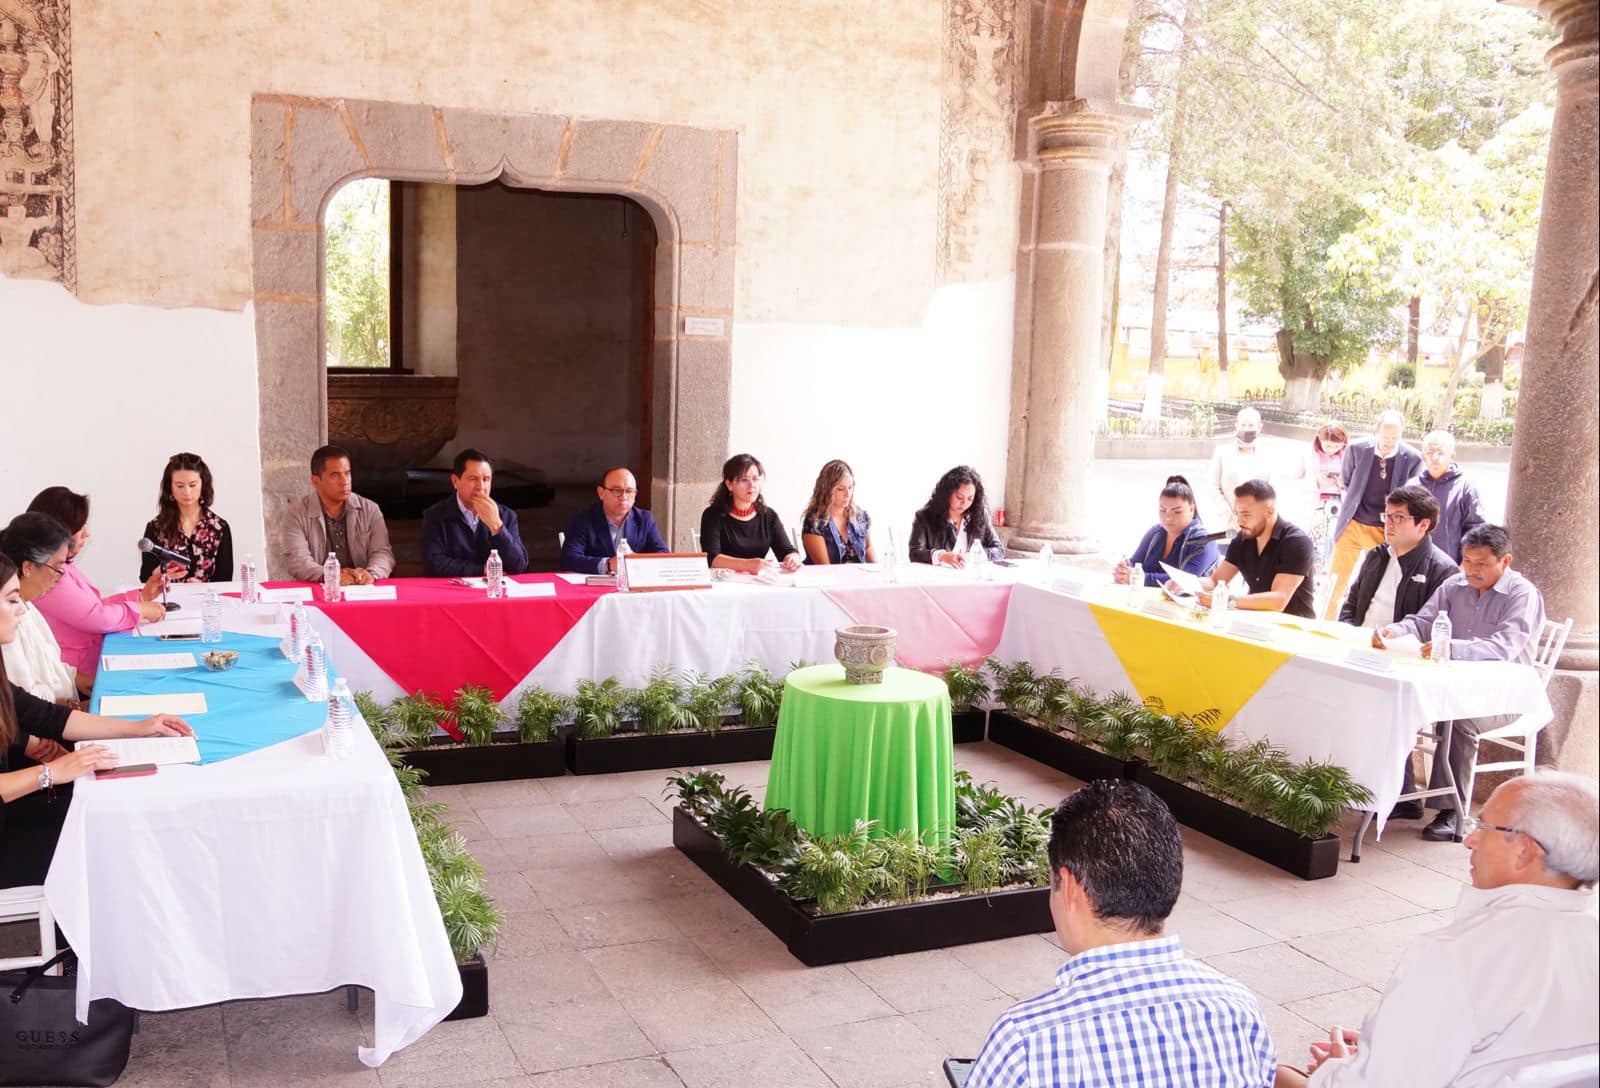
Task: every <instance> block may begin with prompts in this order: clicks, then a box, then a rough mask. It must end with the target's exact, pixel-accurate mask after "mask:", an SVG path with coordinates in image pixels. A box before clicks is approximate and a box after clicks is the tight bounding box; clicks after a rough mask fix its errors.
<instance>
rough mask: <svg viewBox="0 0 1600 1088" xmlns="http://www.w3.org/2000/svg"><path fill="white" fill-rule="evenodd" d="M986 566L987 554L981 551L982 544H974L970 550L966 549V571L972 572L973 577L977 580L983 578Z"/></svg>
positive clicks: (987, 562)
mask: <svg viewBox="0 0 1600 1088" xmlns="http://www.w3.org/2000/svg"><path fill="white" fill-rule="evenodd" d="M988 564H989V553H988V552H985V551H984V550H983V545H982V544H974V545H973V546H972V547H971V548H969V549H967V569H968V570H970V571H972V573H973V574H974V575H976V576H977V577H979V578H983V577H985V575H986V570H985V568H986V567H987V566H988Z"/></svg>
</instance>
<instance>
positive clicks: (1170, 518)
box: [1112, 476, 1222, 586]
mask: <svg viewBox="0 0 1600 1088" xmlns="http://www.w3.org/2000/svg"><path fill="white" fill-rule="evenodd" d="M1156 510H1157V520H1156V524H1155V525H1154V526H1153V527H1152V528H1151V529H1150V531H1149V532H1147V533H1145V534H1144V539H1143V540H1141V541H1139V546H1138V547H1137V548H1135V549H1134V550H1133V552H1132V554H1131V555H1130V556H1129V557H1128V559H1124V560H1122V561H1121V562H1119V563H1118V564H1117V569H1116V570H1115V571H1113V572H1112V577H1113V578H1115V579H1116V580H1117V582H1119V583H1121V584H1123V585H1126V584H1127V581H1128V575H1129V573H1130V572H1131V568H1130V567H1129V566H1128V563H1129V561H1130V560H1131V561H1132V562H1134V563H1137V564H1139V566H1140V567H1142V568H1144V584H1145V585H1147V586H1159V585H1161V584H1162V583H1164V582H1165V581H1167V572H1166V571H1164V570H1162V569H1161V564H1163V563H1166V564H1167V565H1168V566H1173V567H1177V568H1179V569H1180V570H1186V571H1188V572H1189V573H1190V574H1194V575H1198V576H1200V577H1202V578H1204V577H1205V576H1206V575H1208V574H1210V573H1211V572H1212V570H1213V569H1215V568H1216V565H1217V563H1218V562H1219V561H1220V560H1221V558H1222V553H1221V552H1219V551H1218V550H1217V545H1216V542H1215V541H1213V540H1207V539H1206V537H1207V535H1208V534H1207V533H1206V527H1205V524H1204V523H1203V522H1202V521H1201V520H1200V514H1199V511H1198V510H1197V509H1196V507H1195V500H1194V491H1193V490H1191V489H1190V487H1189V481H1188V480H1185V479H1184V478H1183V477H1182V476H1168V477H1167V483H1166V486H1165V487H1163V488H1162V489H1161V498H1160V502H1159V505H1158V506H1157V508H1156Z"/></svg>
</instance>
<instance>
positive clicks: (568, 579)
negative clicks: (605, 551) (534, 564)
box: [556, 570, 594, 586]
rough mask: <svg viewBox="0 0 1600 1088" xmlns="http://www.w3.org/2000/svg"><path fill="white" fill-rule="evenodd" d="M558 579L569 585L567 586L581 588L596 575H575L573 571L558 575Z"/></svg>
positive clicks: (565, 571)
mask: <svg viewBox="0 0 1600 1088" xmlns="http://www.w3.org/2000/svg"><path fill="white" fill-rule="evenodd" d="M556 577H557V578H559V579H561V580H562V581H563V582H565V583H567V585H569V586H581V585H583V584H584V583H585V582H587V581H588V580H589V579H590V578H592V577H594V575H592V574H574V573H573V572H572V571H569V570H564V571H562V572H561V573H559V574H557V575H556Z"/></svg>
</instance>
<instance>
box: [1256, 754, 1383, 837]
mask: <svg viewBox="0 0 1600 1088" xmlns="http://www.w3.org/2000/svg"><path fill="white" fill-rule="evenodd" d="M1287 784H1288V788H1287V789H1286V790H1285V791H1283V792H1282V793H1280V794H1279V795H1278V803H1277V804H1276V805H1274V806H1273V810H1272V819H1273V820H1274V821H1275V822H1277V823H1278V824H1281V825H1282V826H1284V827H1286V828H1288V829H1289V830H1290V831H1293V832H1295V833H1296V834H1298V835H1304V836H1305V837H1306V838H1308V839H1320V838H1322V837H1323V836H1324V835H1327V834H1330V833H1332V831H1333V830H1334V828H1336V827H1338V826H1339V818H1340V817H1341V816H1342V815H1343V813H1344V810H1345V809H1347V808H1351V807H1359V806H1363V805H1370V804H1371V803H1372V791H1371V790H1369V789H1367V788H1366V787H1365V786H1362V785H1360V784H1358V783H1357V782H1356V781H1355V779H1353V778H1351V777H1350V772H1349V771H1347V770H1345V769H1344V768H1343V767H1339V766H1336V765H1334V764H1332V763H1327V762H1323V761H1319V760H1307V761H1306V762H1304V763H1301V764H1299V765H1298V766H1296V767H1295V768H1294V770H1293V771H1292V773H1291V774H1290V775H1289V776H1288V783H1287Z"/></svg>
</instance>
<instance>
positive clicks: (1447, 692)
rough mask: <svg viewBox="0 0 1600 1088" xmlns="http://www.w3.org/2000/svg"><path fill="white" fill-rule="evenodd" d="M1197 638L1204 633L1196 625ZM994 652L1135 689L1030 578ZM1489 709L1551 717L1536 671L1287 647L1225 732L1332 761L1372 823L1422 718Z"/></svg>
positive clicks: (1107, 652)
mask: <svg viewBox="0 0 1600 1088" xmlns="http://www.w3.org/2000/svg"><path fill="white" fill-rule="evenodd" d="M1195 637H1196V638H1203V637H1207V636H1206V635H1204V634H1203V633H1202V632H1200V631H1196V632H1195ZM995 655H996V656H997V657H999V658H1001V659H1002V660H1005V661H1029V662H1032V663H1033V665H1034V666H1035V667H1036V668H1038V669H1039V670H1040V671H1048V670H1049V669H1052V668H1055V669H1060V670H1061V673H1062V675H1064V676H1069V677H1077V678H1078V679H1079V680H1081V681H1082V682H1083V683H1084V684H1086V685H1087V686H1089V687H1090V688H1092V689H1093V690H1095V691H1098V692H1111V691H1126V692H1129V693H1130V694H1136V692H1135V689H1134V686H1133V683H1132V681H1130V680H1129V678H1128V674H1127V671H1126V670H1125V669H1124V668H1123V667H1122V663H1121V662H1120V661H1119V660H1118V659H1117V655H1116V653H1115V652H1114V651H1113V650H1112V649H1111V645H1110V643H1108V642H1107V641H1106V639H1105V636H1104V635H1102V634H1101V632H1100V628H1099V625H1098V624H1097V623H1096V622H1095V619H1094V616H1093V614H1092V613H1091V612H1090V610H1089V606H1088V604H1087V603H1086V602H1085V601H1083V600H1080V599H1077V598H1074V597H1069V596H1067V595H1066V594H1063V593H1057V592H1053V591H1051V590H1049V589H1045V588H1041V587H1038V586H1027V585H1019V586H1017V587H1016V588H1015V589H1014V590H1013V591H1012V594H1011V607H1010V610H1009V611H1008V612H1007V614H1006V625H1005V630H1004V632H1003V633H1002V635H1001V637H1000V646H999V648H998V649H996V651H995ZM1491 714H1527V715H1530V716H1531V721H1532V723H1533V724H1535V725H1536V726H1538V727H1540V728H1542V727H1543V726H1544V725H1546V724H1547V723H1548V722H1549V721H1550V719H1551V717H1552V713H1551V709H1550V700H1549V699H1548V698H1547V697H1546V695H1545V690H1544V685H1543V684H1542V683H1540V681H1539V674H1538V673H1537V672H1535V671H1534V670H1533V668H1531V667H1530V666H1527V665H1513V664H1511V663H1509V662H1498V661H1494V662H1490V661H1474V662H1466V661H1458V662H1451V663H1449V664H1447V665H1442V666H1441V665H1436V664H1433V663H1429V662H1411V663H1405V662H1402V663H1400V664H1398V665H1397V666H1396V668H1395V671H1394V672H1391V673H1379V672H1372V671H1370V670H1368V669H1365V668H1361V667H1359V666H1356V665H1351V664H1347V663H1345V662H1343V661H1339V660H1330V659H1327V658H1323V657H1312V656H1307V655H1304V654H1296V655H1295V656H1293V657H1291V658H1290V659H1289V660H1288V661H1286V662H1285V663H1284V664H1283V665H1282V666H1280V667H1279V668H1278V669H1277V671H1276V672H1274V673H1273V674H1272V675H1271V676H1270V677H1269V678H1268V679H1267V681H1266V683H1264V684H1263V685H1262V686H1261V689H1260V690H1259V691H1257V692H1256V694H1255V695H1254V697H1252V698H1251V699H1250V700H1249V701H1248V702H1246V703H1245V704H1244V706H1243V707H1242V708H1241V709H1240V710H1239V712H1238V713H1237V714H1236V715H1234V718H1233V720H1232V721H1231V722H1229V723H1228V724H1227V725H1226V726H1225V727H1224V730H1223V732H1224V734H1225V735H1227V736H1230V737H1236V738H1238V739H1239V740H1240V741H1242V742H1246V743H1248V742H1250V741H1254V740H1258V739H1260V738H1262V737H1267V738H1270V739H1271V740H1272V743H1273V744H1275V745H1277V746H1278V747H1279V748H1282V749H1283V750H1284V751H1285V752H1287V753H1289V755H1291V756H1293V757H1294V758H1295V759H1296V760H1305V759H1324V760H1331V761H1332V762H1334V763H1336V764H1338V765H1339V766H1341V767H1344V768H1346V769H1347V770H1348V771H1349V772H1350V774H1351V776H1352V777H1353V778H1354V779H1355V780H1356V781H1357V782H1359V783H1360V784H1361V785H1363V786H1366V787H1367V788H1368V789H1370V790H1371V791H1372V793H1373V797H1374V802H1373V807H1374V810H1375V811H1376V812H1377V815H1378V821H1379V830H1380V832H1381V830H1382V822H1383V820H1384V819H1386V818H1387V816H1388V813H1389V809H1391V808H1393V807H1394V801H1395V798H1396V797H1398V796H1399V794H1400V782H1401V772H1402V767H1403V765H1404V761H1405V759H1406V757H1407V755H1408V754H1409V753H1410V752H1411V750H1412V748H1413V746H1414V745H1415V742H1416V736H1417V731H1418V730H1420V729H1422V728H1423V727H1424V726H1426V725H1427V724H1428V723H1430V722H1436V721H1448V720H1450V719H1453V718H1477V717H1485V716H1488V715H1491Z"/></svg>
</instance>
